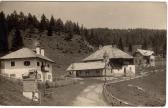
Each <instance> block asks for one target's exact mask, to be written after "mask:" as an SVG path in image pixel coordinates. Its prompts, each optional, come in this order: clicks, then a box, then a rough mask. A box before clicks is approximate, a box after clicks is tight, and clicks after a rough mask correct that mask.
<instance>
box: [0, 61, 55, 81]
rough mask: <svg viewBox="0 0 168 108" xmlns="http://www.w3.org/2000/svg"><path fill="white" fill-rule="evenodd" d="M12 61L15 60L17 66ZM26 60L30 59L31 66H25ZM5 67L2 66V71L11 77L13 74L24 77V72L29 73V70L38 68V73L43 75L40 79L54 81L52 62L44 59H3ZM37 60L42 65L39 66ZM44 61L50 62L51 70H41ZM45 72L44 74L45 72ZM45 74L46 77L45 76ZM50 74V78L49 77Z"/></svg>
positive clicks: (19, 77)
mask: <svg viewBox="0 0 168 108" xmlns="http://www.w3.org/2000/svg"><path fill="white" fill-rule="evenodd" d="M11 61H15V66H11ZM24 61H30V62H31V63H30V66H24ZM1 62H2V64H3V65H4V67H2V68H1V73H2V74H5V75H7V76H9V77H10V75H11V74H15V78H18V79H22V75H23V74H26V73H27V74H28V72H29V70H32V69H33V70H37V72H38V74H39V75H41V77H40V79H39V80H41V81H44V79H43V78H44V77H45V81H46V80H48V81H53V78H52V63H50V62H48V61H46V60H42V59H35V58H34V59H33V58H27V59H13V60H3V61H1ZM37 62H39V63H40V66H37ZM42 62H44V63H45V64H47V65H48V64H49V72H45V73H44V72H42V71H41V64H42ZM43 73H44V74H43ZM43 75H44V77H43ZM49 75H50V77H51V78H50V79H49Z"/></svg>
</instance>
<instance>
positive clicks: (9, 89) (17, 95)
mask: <svg viewBox="0 0 168 108" xmlns="http://www.w3.org/2000/svg"><path fill="white" fill-rule="evenodd" d="M0 105H19V106H20V105H35V104H34V103H32V102H31V100H29V99H26V98H25V97H24V96H23V95H22V86H21V85H20V84H17V83H15V82H12V81H9V80H6V79H4V78H2V77H0Z"/></svg>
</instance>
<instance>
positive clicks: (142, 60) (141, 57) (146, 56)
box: [133, 49, 155, 66]
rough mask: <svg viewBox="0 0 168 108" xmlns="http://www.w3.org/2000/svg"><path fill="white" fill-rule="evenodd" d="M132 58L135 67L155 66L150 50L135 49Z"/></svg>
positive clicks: (152, 53)
mask: <svg viewBox="0 0 168 108" xmlns="http://www.w3.org/2000/svg"><path fill="white" fill-rule="evenodd" d="M133 56H134V63H135V65H136V66H155V56H154V52H153V51H151V50H142V49H137V50H136V52H135V53H134V54H133Z"/></svg>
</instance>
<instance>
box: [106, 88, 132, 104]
mask: <svg viewBox="0 0 168 108" xmlns="http://www.w3.org/2000/svg"><path fill="white" fill-rule="evenodd" d="M103 96H104V98H105V100H106V101H107V103H108V104H110V105H112V106H132V105H131V104H130V103H127V102H125V101H123V100H120V99H118V98H116V97H114V96H113V95H112V94H111V92H109V91H108V90H107V85H104V86H103Z"/></svg>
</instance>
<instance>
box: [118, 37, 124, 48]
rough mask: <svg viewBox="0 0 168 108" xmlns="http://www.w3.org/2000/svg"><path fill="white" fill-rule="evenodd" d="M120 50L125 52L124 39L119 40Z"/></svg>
mask: <svg viewBox="0 0 168 108" xmlns="http://www.w3.org/2000/svg"><path fill="white" fill-rule="evenodd" d="M118 48H119V49H121V50H123V49H124V48H123V41H122V38H120V39H119V43H118Z"/></svg>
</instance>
